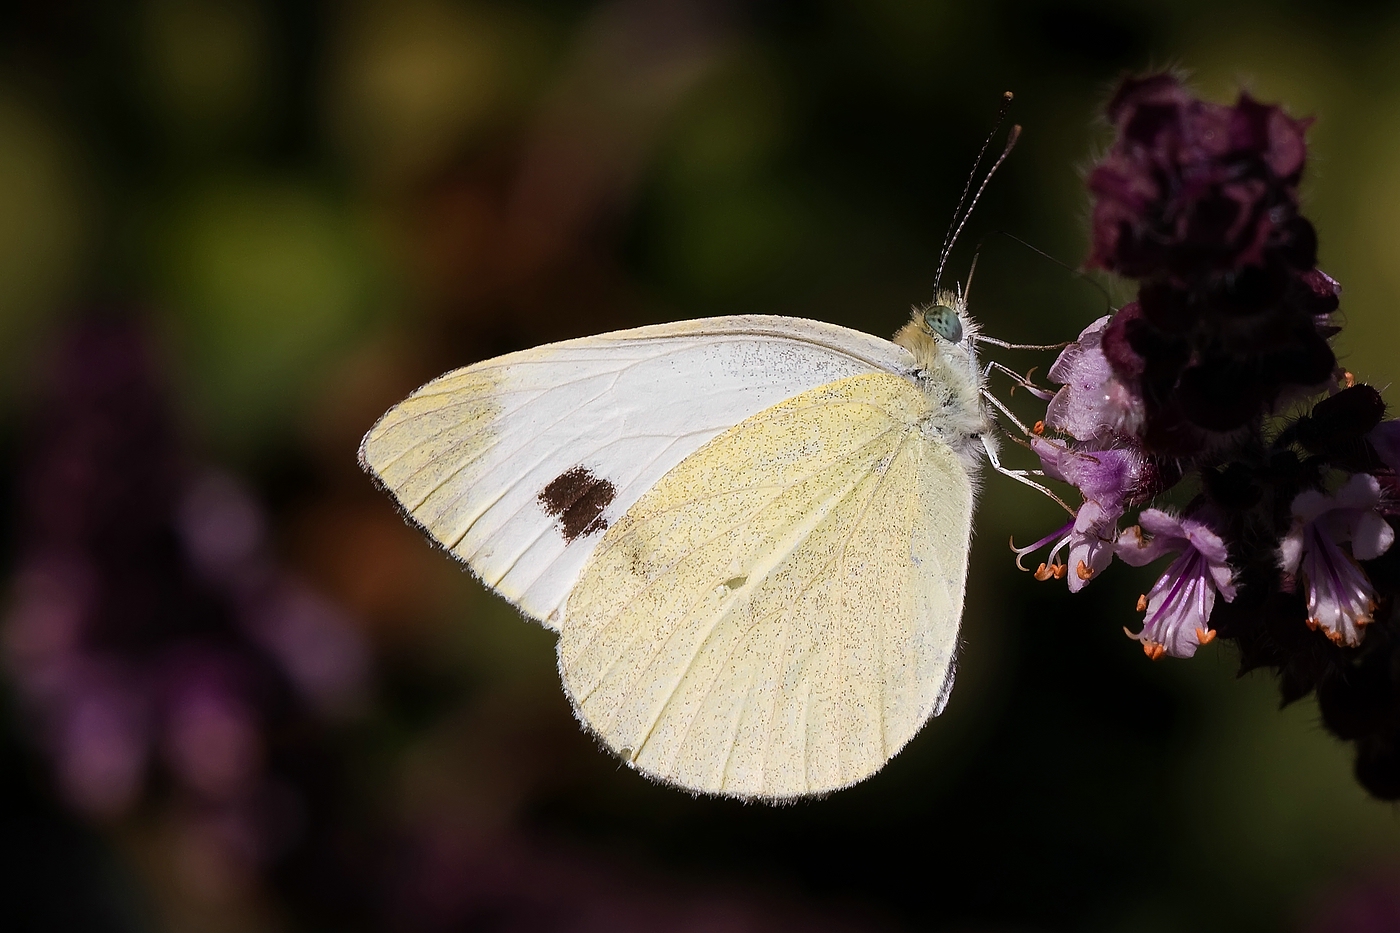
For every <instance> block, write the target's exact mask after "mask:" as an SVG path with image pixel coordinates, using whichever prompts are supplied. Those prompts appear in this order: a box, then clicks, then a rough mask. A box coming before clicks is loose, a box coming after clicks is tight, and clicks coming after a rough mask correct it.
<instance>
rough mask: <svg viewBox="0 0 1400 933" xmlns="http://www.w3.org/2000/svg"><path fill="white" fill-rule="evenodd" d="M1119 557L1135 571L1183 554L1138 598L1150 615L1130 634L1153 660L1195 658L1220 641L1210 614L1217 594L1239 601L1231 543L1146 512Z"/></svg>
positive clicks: (1121, 544)
mask: <svg viewBox="0 0 1400 933" xmlns="http://www.w3.org/2000/svg"><path fill="white" fill-rule="evenodd" d="M1143 532H1147V534H1148V536H1149V537H1147V538H1144V537H1143ZM1116 553H1117V555H1118V556H1119V557H1120V558H1122V560H1123V561H1124V562H1125V563H1128V564H1131V565H1132V566H1134V567H1142V566H1145V565H1147V564H1150V563H1151V562H1152V561H1154V560H1156V559H1157V558H1159V557H1162V556H1163V555H1165V554H1177V555H1178V556H1177V558H1176V560H1174V561H1172V563H1171V565H1170V566H1169V567H1167V572H1166V573H1164V574H1163V575H1162V576H1161V578H1160V579H1159V580H1158V581H1157V583H1156V585H1155V586H1153V587H1152V589H1151V591H1150V592H1148V593H1147V594H1146V595H1145V596H1142V597H1140V598H1139V599H1138V609H1139V610H1146V612H1147V616H1146V618H1145V619H1144V620H1143V626H1142V631H1141V632H1139V633H1137V634H1136V635H1134V634H1133V633H1132V632H1128V635H1129V637H1131V638H1135V639H1137V640H1138V641H1140V642H1142V647H1143V650H1144V651H1145V652H1146V653H1147V655H1148V657H1151V658H1153V659H1154V660H1155V659H1156V658H1160V657H1161V656H1162V655H1163V654H1169V655H1171V656H1172V657H1174V658H1189V657H1191V656H1192V655H1193V654H1195V653H1196V648H1198V647H1199V646H1201V645H1204V644H1207V643H1208V642H1210V641H1211V640H1212V639H1214V638H1215V632H1214V631H1213V630H1212V629H1211V628H1210V615H1211V611H1212V610H1213V609H1214V608H1215V596H1216V593H1219V594H1220V595H1222V596H1224V597H1225V601H1226V602H1229V601H1231V600H1233V599H1234V598H1235V585H1234V572H1233V571H1232V570H1231V569H1230V564H1229V554H1228V552H1227V551H1226V548H1225V542H1224V540H1223V539H1222V538H1221V537H1220V535H1219V534H1217V533H1216V532H1215V531H1214V530H1213V529H1211V527H1210V526H1209V525H1207V524H1206V523H1205V522H1203V521H1199V520H1197V519H1192V518H1178V517H1176V516H1174V515H1171V514H1168V513H1167V512H1163V511H1161V510H1160V509H1146V510H1144V511H1143V512H1142V514H1141V515H1139V516H1138V524H1137V525H1134V526H1133V527H1131V528H1129V529H1128V530H1127V531H1125V532H1123V534H1122V535H1121V536H1120V537H1119V539H1118V544H1117V547H1116ZM1124 631H1127V630H1126V629H1125V630H1124Z"/></svg>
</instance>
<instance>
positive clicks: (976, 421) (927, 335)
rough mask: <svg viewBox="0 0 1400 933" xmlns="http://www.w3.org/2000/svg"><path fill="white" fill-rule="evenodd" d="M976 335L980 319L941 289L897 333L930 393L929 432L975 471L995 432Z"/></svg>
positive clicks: (955, 295) (920, 382) (963, 302)
mask: <svg viewBox="0 0 1400 933" xmlns="http://www.w3.org/2000/svg"><path fill="white" fill-rule="evenodd" d="M944 334H949V335H955V336H956V337H958V338H960V339H956V340H951V339H948V337H946V336H944ZM976 338H977V323H976V322H975V321H973V320H972V318H971V317H969V316H968V313H967V302H966V300H965V299H964V298H963V296H962V295H961V294H959V293H958V292H954V291H940V292H939V293H938V297H937V299H936V300H935V301H934V302H933V303H932V304H930V305H928V306H926V307H923V308H915V309H914V314H913V319H912V320H910V322H909V323H908V324H905V325H904V327H902V328H900V330H899V332H898V333H897V334H895V336H894V342H895V343H897V344H899V345H900V346H901V347H903V348H904V349H906V350H908V351H909V352H910V353H911V354H912V355H913V357H914V371H913V373H912V374H911V375H912V377H913V379H914V381H915V383H916V384H917V385H918V386H919V388H921V389H922V390H923V391H924V392H925V393H926V394H927V395H928V397H929V402H930V404H931V409H932V411H931V413H930V415H929V418H928V423H927V428H928V430H929V431H930V433H932V434H934V435H937V436H939V437H940V438H941V439H942V440H943V442H944V443H946V444H948V446H950V447H952V448H953V451H954V452H955V453H957V455H958V458H959V459H960V460H962V461H963V464H964V465H965V466H966V467H967V469H968V472H969V473H972V474H973V475H976V471H977V469H978V468H979V467H980V466H981V463H982V458H983V442H982V438H983V437H984V436H987V437H991V434H992V421H991V416H990V413H989V412H988V411H987V409H986V406H985V405H984V403H983V400H982V381H983V380H982V373H981V369H980V367H979V365H978V361H977V352H976V350H975V349H974V348H975V346H976Z"/></svg>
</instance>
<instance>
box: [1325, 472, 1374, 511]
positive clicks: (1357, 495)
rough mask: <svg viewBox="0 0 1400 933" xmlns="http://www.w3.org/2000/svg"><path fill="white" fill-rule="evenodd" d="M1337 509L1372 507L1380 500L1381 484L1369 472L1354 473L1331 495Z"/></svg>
mask: <svg viewBox="0 0 1400 933" xmlns="http://www.w3.org/2000/svg"><path fill="white" fill-rule="evenodd" d="M1332 499H1333V501H1334V502H1335V503H1336V506H1335V507H1336V508H1339V509H1374V508H1375V507H1376V506H1378V505H1380V502H1381V484H1380V481H1379V480H1377V479H1376V478H1375V477H1374V476H1372V475H1371V474H1369V473H1355V474H1352V476H1351V478H1350V479H1348V480H1347V481H1346V482H1345V483H1343V484H1342V488H1341V489H1338V490H1337V492H1336V493H1335V494H1334V495H1333V496H1332Z"/></svg>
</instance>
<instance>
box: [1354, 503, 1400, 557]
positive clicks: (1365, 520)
mask: <svg viewBox="0 0 1400 933" xmlns="http://www.w3.org/2000/svg"><path fill="white" fill-rule="evenodd" d="M1394 543H1395V529H1393V528H1391V527H1390V523H1389V522H1387V521H1386V520H1385V519H1383V518H1381V516H1380V514H1379V513H1377V512H1375V511H1374V510H1371V511H1366V512H1362V513H1361V514H1360V515H1359V516H1358V517H1357V521H1356V527H1355V529H1354V530H1353V531H1352V539H1351V553H1352V554H1353V555H1354V556H1355V557H1356V559H1357V560H1375V559H1376V558H1377V557H1380V556H1381V555H1382V554H1384V553H1385V552H1386V551H1388V550H1390V546H1391V545H1392V544H1394Z"/></svg>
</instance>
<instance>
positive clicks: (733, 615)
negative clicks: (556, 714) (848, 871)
mask: <svg viewBox="0 0 1400 933" xmlns="http://www.w3.org/2000/svg"><path fill="white" fill-rule="evenodd" d="M928 411H929V401H928V398H927V396H925V395H924V393H922V392H921V391H920V390H919V389H918V388H916V387H915V386H914V385H913V384H912V383H911V382H909V381H908V380H906V379H904V378H901V377H899V376H894V375H889V374H885V373H867V374H863V375H857V376H852V377H848V378H845V379H842V380H839V381H836V382H833V383H830V384H827V385H823V386H820V387H817V388H813V389H810V390H808V391H806V392H803V393H801V394H799V395H797V396H795V397H793V398H790V399H787V400H785V401H783V402H781V403H778V404H776V405H774V406H772V407H770V408H767V409H765V410H763V411H761V412H758V413H755V414H754V415H752V416H751V417H749V418H747V419H746V420H744V421H743V422H741V423H740V424H738V425H736V426H734V427H733V428H731V429H729V430H728V431H726V432H724V433H723V434H721V435H719V436H717V437H715V438H714V439H713V440H710V441H709V442H708V443H707V444H705V445H704V446H703V447H701V448H700V449H698V450H697V451H696V452H694V453H692V454H691V455H690V456H688V457H687V458H685V459H684V460H683V461H682V462H681V463H680V464H679V465H678V466H676V467H675V468H673V469H672V470H670V471H669V472H668V473H667V474H666V475H665V476H664V477H663V478H661V479H660V481H659V482H657V483H655V484H654V485H653V486H651V487H650V488H649V489H648V490H647V491H646V492H645V493H644V494H643V495H642V496H641V497H640V498H638V499H637V500H636V502H635V503H634V504H632V506H631V507H630V508H629V509H628V510H627V512H626V513H625V514H624V515H623V516H621V518H620V519H619V520H618V521H617V522H616V523H614V524H613V525H612V526H611V527H610V528H609V529H608V530H607V531H606V532H605V533H604V535H603V536H602V541H601V543H600V544H599V545H598V546H597V549H596V550H595V551H594V552H593V553H592V555H591V557H590V559H589V560H588V562H587V563H586V564H585V566H584V568H583V571H582V574H581V576H580V578H579V580H578V582H577V585H576V586H575V587H574V590H573V592H572V594H571V596H570V597H569V600H568V602H567V606H566V609H565V613H564V620H563V626H562V631H561V634H560V640H559V667H560V673H561V675H562V677H563V679H564V683H565V687H566V689H567V690H568V692H569V694H570V696H571V698H572V700H573V702H574V704H575V707H576V709H577V711H578V712H579V715H580V716H581V718H583V719H584V720H585V721H586V722H587V723H588V724H589V725H590V726H591V727H592V728H593V729H594V730H595V731H596V732H597V733H598V734H599V736H600V737H601V738H602V739H603V740H604V741H605V742H606V743H607V744H608V745H609V746H610V747H611V748H612V749H613V750H614V751H616V752H618V753H619V754H621V755H623V756H624V757H626V758H627V759H628V760H629V761H630V762H632V763H633V764H634V766H635V767H637V768H638V769H639V770H641V771H643V772H644V773H647V774H649V775H651V776H653V777H656V778H658V779H660V780H664V781H667V782H669V783H675V784H679V785H681V786H684V787H687V788H690V789H693V790H696V791H701V792H707V793H721V794H726V795H733V796H741V797H764V798H781V797H789V796H794V795H800V794H811V793H820V792H823V791H827V790H832V789H835V788H838V787H842V786H845V785H847V784H851V783H853V782H855V781H858V780H861V779H862V778H864V777H866V776H868V775H870V774H871V773H873V772H874V771H876V770H878V769H879V768H880V767H881V766H882V765H883V764H884V763H885V762H886V761H887V760H888V759H889V758H890V757H891V756H893V755H894V754H895V753H896V752H897V751H898V750H899V749H900V748H901V747H902V746H903V745H904V744H905V743H906V742H907V741H908V740H909V739H910V738H911V737H912V736H913V735H914V733H915V732H916V731H918V729H919V727H920V726H921V725H922V724H923V723H924V722H925V721H926V720H927V719H928V717H929V716H931V715H933V714H935V713H936V712H937V711H938V708H939V706H940V704H941V702H942V700H943V699H944V698H945V697H946V695H947V688H948V687H949V686H950V684H951V680H950V678H951V669H952V662H953V653H954V648H955V645H956V636H957V629H958V623H959V619H960V616H961V613H962V601H963V587H964V578H965V574H966V561H967V545H968V541H969V538H970V534H971V515H972V487H971V480H970V479H969V477H968V474H967V472H966V469H965V468H964V467H963V466H962V465H961V463H960V462H959V461H958V459H957V457H956V456H955V455H954V453H953V451H952V450H951V449H950V448H949V447H948V446H946V445H945V444H943V443H942V442H941V441H939V440H937V439H936V438H933V437H929V436H925V433H924V431H923V430H922V428H921V424H922V423H923V422H924V421H925V416H926V415H927V413H928Z"/></svg>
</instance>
